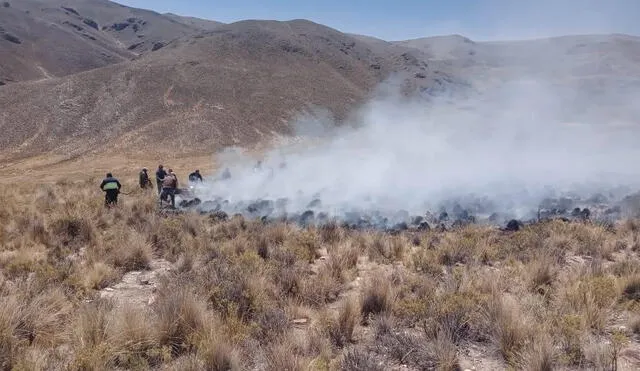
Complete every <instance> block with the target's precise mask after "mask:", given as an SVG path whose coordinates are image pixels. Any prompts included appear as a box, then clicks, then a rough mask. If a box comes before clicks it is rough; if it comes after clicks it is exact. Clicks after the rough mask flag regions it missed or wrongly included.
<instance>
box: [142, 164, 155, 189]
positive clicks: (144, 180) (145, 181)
mask: <svg viewBox="0 0 640 371" xmlns="http://www.w3.org/2000/svg"><path fill="white" fill-rule="evenodd" d="M140 188H142V189H145V188H153V183H151V179H149V174H148V173H147V168H146V167H143V168H142V171H141V172H140Z"/></svg>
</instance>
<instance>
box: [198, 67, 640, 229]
mask: <svg viewBox="0 0 640 371" xmlns="http://www.w3.org/2000/svg"><path fill="white" fill-rule="evenodd" d="M567 93H568V92H567V91H561V90H558V89H557V88H556V87H554V86H552V85H551V84H547V83H545V82H544V81H540V80H528V79H519V80H512V81H510V82H508V83H504V84H500V85H499V86H494V87H493V88H491V89H487V90H485V91H483V92H481V93H479V94H474V95H470V94H468V92H465V94H460V95H458V94H456V93H452V95H449V97H447V98H440V99H437V98H436V99H431V100H429V101H427V100H425V99H424V98H419V97H414V98H406V97H404V96H402V95H401V94H400V93H399V92H397V91H396V90H395V88H394V87H393V86H392V85H390V84H383V85H382V86H381V87H380V89H379V90H378V92H377V94H376V95H375V97H374V98H373V99H371V100H370V101H369V102H367V103H366V104H365V105H363V106H362V107H360V108H359V109H358V110H357V111H356V112H355V113H354V115H353V117H352V118H351V119H350V120H349V121H348V122H347V123H345V124H342V125H340V126H336V125H335V123H334V122H332V120H331V118H330V116H329V115H323V114H321V113H320V114H318V113H317V112H316V113H315V114H310V115H307V116H304V117H301V118H299V119H298V120H296V128H297V134H298V140H297V141H295V142H294V143H290V144H288V145H282V146H279V147H277V148H275V149H273V150H272V151H270V152H268V153H266V155H265V156H264V158H263V159H262V164H261V169H256V168H255V165H256V160H255V159H253V158H251V157H249V156H248V155H246V154H243V153H242V152H241V151H239V150H235V151H228V152H226V153H225V154H224V155H223V156H220V157H218V159H217V160H218V161H219V162H222V165H221V168H220V172H219V173H218V174H216V175H215V176H214V177H211V178H210V179H207V181H206V182H205V183H204V184H202V185H199V186H198V187H197V189H196V192H197V195H198V197H199V198H201V199H202V200H203V201H206V200H216V201H215V203H216V208H221V209H222V210H224V211H226V212H228V213H236V212H240V213H246V210H247V206H248V205H250V204H251V203H252V202H255V201H257V200H273V201H276V200H278V199H280V201H281V205H280V208H281V209H280V211H279V212H287V213H303V212H304V211H305V210H308V209H312V210H313V211H314V212H316V213H319V212H321V213H326V214H327V215H328V216H329V217H335V218H338V219H341V218H348V215H350V214H349V213H352V212H360V213H370V214H371V213H376V214H379V215H384V216H387V217H389V218H391V219H393V218H397V220H396V221H400V220H401V219H402V220H406V218H407V215H425V212H427V211H431V212H433V213H438V212H439V210H442V209H448V210H450V209H451V207H452V205H454V204H456V203H457V204H459V205H462V207H464V208H466V209H469V210H471V212H473V213H474V214H475V215H478V216H485V217H486V216H488V215H489V214H492V213H495V212H498V213H501V214H503V215H505V218H507V217H515V218H531V217H534V215H535V213H536V211H537V209H538V208H539V206H540V203H541V202H542V200H543V199H545V198H548V197H560V196H567V195H569V196H570V197H574V198H581V199H583V200H586V199H588V198H589V197H591V196H593V195H594V194H596V193H601V194H602V195H604V196H605V197H607V198H620V197H622V196H624V195H626V194H628V193H630V192H632V191H634V190H636V189H638V187H639V186H640V166H638V159H640V147H639V146H637V143H636V142H635V140H634V138H637V134H638V130H637V128H636V127H637V126H631V125H614V122H613V121H611V120H608V119H607V117H606V115H605V114H603V115H601V116H598V114H597V113H598V105H599V104H601V103H602V102H601V101H600V98H593V99H591V100H587V99H584V98H581V99H580V100H579V101H576V99H575V96H574V95H572V94H567ZM569 93H571V92H569ZM574 93H575V92H574ZM605 98H606V97H605ZM629 106H631V105H629ZM585 108H589V109H591V111H590V112H591V114H590V116H589V119H588V120H587V119H585V117H584V114H583V112H584V109H585ZM575 118H581V120H580V121H577V120H574V119H575ZM618 123H619V122H618ZM225 168H228V170H229V171H230V174H231V178H230V179H226V180H221V179H220V176H221V174H222V171H223V170H224V169H225ZM285 199H286V200H287V202H286V206H284V205H285V201H284V200H285ZM225 200H226V201H225ZM270 212H272V214H271V216H273V215H275V213H276V212H275V211H273V210H271V211H270ZM399 215H400V216H399Z"/></svg>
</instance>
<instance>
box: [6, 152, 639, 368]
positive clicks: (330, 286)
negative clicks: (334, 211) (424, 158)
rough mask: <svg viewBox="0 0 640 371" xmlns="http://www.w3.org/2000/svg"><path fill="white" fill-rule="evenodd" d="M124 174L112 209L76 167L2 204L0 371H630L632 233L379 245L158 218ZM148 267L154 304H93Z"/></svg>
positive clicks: (257, 226) (493, 233)
mask: <svg viewBox="0 0 640 371" xmlns="http://www.w3.org/2000/svg"><path fill="white" fill-rule="evenodd" d="M133 162H135V161H133ZM133 162H132V163H133ZM97 163H98V162H90V161H89V160H87V161H86V162H85V166H89V165H95V164H97ZM168 163H169V162H168ZM175 163H176V164H178V163H179V162H178V161H176V162H175ZM185 163H186V161H185ZM203 163H204V161H203ZM128 165H129V163H121V164H119V165H117V166H115V167H114V168H115V169H122V170H123V171H122V173H121V174H123V175H122V176H121V179H122V180H123V182H124V184H125V187H126V189H128V190H130V191H131V195H128V196H122V197H121V203H120V205H119V206H118V207H117V208H115V209H105V208H104V207H103V199H102V194H101V192H100V191H99V190H98V184H97V183H96V182H98V181H99V178H100V176H101V174H96V175H95V176H92V174H83V175H80V173H81V171H80V170H78V173H75V174H74V173H69V174H72V175H70V176H66V177H64V176H63V175H65V171H67V169H69V168H70V167H72V165H68V166H69V167H67V165H58V166H60V167H57V168H50V169H49V170H50V171H49V175H50V176H51V177H55V176H61V178H60V179H58V180H55V179H51V180H52V181H51V182H42V183H35V182H23V181H15V180H16V179H18V178H16V179H14V182H13V183H7V186H4V185H3V186H2V187H0V204H2V208H1V209H0V246H1V248H0V369H16V370H22V369H29V370H44V369H72V370H80V369H82V370H86V369H115V368H118V369H136V370H140V369H169V370H171V369H176V370H177V369H181V370H183V369H195V370H202V369H206V370H236V369H237V370H240V369H269V370H283V369H291V370H309V369H313V370H337V369H343V370H364V369H370V370H377V369H396V368H398V367H400V365H404V366H405V367H406V369H410V370H422V369H439V370H455V369H458V368H459V367H462V368H471V367H476V369H509V368H516V369H531V370H549V369H567V370H569V369H585V368H595V369H614V368H615V367H618V369H637V367H639V366H640V365H639V364H637V363H633V357H632V356H630V355H632V354H634V352H637V350H638V349H640V344H639V342H638V332H639V330H638V328H640V326H639V325H638V323H640V321H638V318H640V278H639V277H640V268H639V267H640V265H639V264H638V263H639V262H640V257H639V256H638V254H639V250H638V246H639V244H638V241H640V228H637V226H638V225H639V224H638V222H637V221H626V222H621V223H619V224H618V225H614V226H613V227H612V228H608V227H606V226H600V225H596V224H592V223H564V222H559V221H558V222H547V223H540V224H537V225H532V226H528V227H526V228H524V229H523V230H521V231H519V232H515V233H505V232H500V231H498V230H495V229H491V228H488V227H479V226H470V227H466V228H464V229H459V230H454V231H448V232H440V231H429V232H419V233H418V232H405V233H404V234H400V235H397V236H390V235H385V234H382V233H379V232H372V231H347V230H345V229H343V228H341V227H340V226H337V225H329V226H326V227H323V228H309V229H301V228H299V227H297V226H295V225H289V224H272V225H264V224H262V223H258V222H254V221H250V220H243V219H242V218H231V219H229V220H227V221H218V220H213V219H211V218H209V217H208V216H206V215H195V214H181V215H168V216H167V215H161V214H159V213H157V211H156V210H155V203H156V200H155V192H154V191H150V192H147V193H145V192H144V191H142V190H139V189H138V188H137V185H136V177H135V174H136V172H137V169H135V170H130V172H129V173H127V172H126V171H125V170H126V167H127V166H128ZM154 165H155V163H154V164H152V163H148V165H147V166H148V167H150V168H152V167H153V166H154ZM170 166H173V165H170ZM173 167H174V168H178V169H180V167H178V166H173ZM200 167H201V168H204V166H200ZM105 169H106V167H104V168H101V169H99V170H98V173H100V172H104V170H105ZM185 170H186V165H185ZM178 171H180V170H178ZM114 172H116V170H114ZM116 175H119V173H118V172H116ZM7 182H8V181H7ZM158 261H167V262H169V263H170V264H171V265H172V267H173V269H172V270H171V271H169V272H168V273H166V275H165V276H162V277H160V278H159V281H158V283H157V284H155V292H154V293H153V300H150V301H149V302H148V303H147V302H145V303H143V304H140V303H138V302H134V301H127V300H126V298H125V300H124V302H122V301H121V302H118V301H117V300H116V299H117V295H118V291H117V290H115V296H116V299H106V298H101V293H102V292H104V291H101V290H104V289H105V288H107V287H114V285H115V284H117V283H118V282H120V280H122V279H123V277H124V276H125V275H126V274H127V273H129V272H132V271H141V272H148V271H149V270H153V269H154V268H153V267H154V266H155V265H154V264H155V262H158ZM478 349H480V350H478ZM472 351H473V352H475V353H470V352H472ZM478 352H479V353H478ZM469 354H471V356H470V355H469Z"/></svg>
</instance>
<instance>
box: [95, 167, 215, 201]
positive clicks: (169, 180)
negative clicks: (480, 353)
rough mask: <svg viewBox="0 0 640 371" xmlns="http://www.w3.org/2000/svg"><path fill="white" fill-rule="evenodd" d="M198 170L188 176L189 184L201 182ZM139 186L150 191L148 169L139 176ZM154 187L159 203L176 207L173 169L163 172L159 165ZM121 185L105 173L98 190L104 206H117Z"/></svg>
mask: <svg viewBox="0 0 640 371" xmlns="http://www.w3.org/2000/svg"><path fill="white" fill-rule="evenodd" d="M202 181H203V179H202V175H201V174H200V170H196V171H194V172H192V173H191V174H189V182H190V183H194V182H202ZM139 185H140V188H142V189H152V188H153V183H152V182H151V178H150V177H149V173H148V169H147V168H146V167H145V168H143V169H142V170H141V171H140V174H139ZM156 187H157V190H158V196H159V197H160V202H168V203H171V206H172V207H175V206H176V197H175V196H176V194H177V193H178V176H177V175H176V174H175V173H174V172H173V169H169V170H168V171H165V170H164V166H162V165H159V166H158V169H157V170H156ZM121 188H122V184H120V181H118V179H117V178H115V177H114V176H113V174H112V173H107V177H106V178H105V179H104V180H103V181H102V183H101V184H100V189H101V190H102V191H104V192H105V206H107V207H111V206H114V205H117V204H118V194H120V193H121V192H120V189H121Z"/></svg>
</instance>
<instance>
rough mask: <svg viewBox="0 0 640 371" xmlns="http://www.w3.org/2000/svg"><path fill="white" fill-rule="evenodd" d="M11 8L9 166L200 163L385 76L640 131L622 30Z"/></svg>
mask: <svg viewBox="0 0 640 371" xmlns="http://www.w3.org/2000/svg"><path fill="white" fill-rule="evenodd" d="M2 4H3V5H2V7H0V27H2V29H1V30H0V59H1V60H2V61H3V63H2V64H1V65H0V84H4V85H3V86H0V108H1V109H0V130H2V131H3V134H4V135H3V136H2V137H0V160H1V161H2V162H3V163H2V165H0V166H2V167H3V168H5V169H6V168H7V167H11V166H12V165H15V164H16V161H17V160H20V159H27V158H30V157H33V156H47V157H49V158H53V157H51V156H53V155H58V156H62V158H64V159H74V158H77V157H79V156H86V155H89V154H96V155H98V154H105V153H106V154H113V153H114V152H117V153H118V154H119V155H126V156H134V155H135V156H140V155H144V156H151V157H154V156H167V155H175V156H193V155H202V154H203V153H211V152H213V151H216V150H218V149H220V148H222V147H225V146H229V145H243V146H245V145H247V146H251V145H254V144H257V143H264V142H265V141H268V140H269V139H272V138H278V137H281V136H289V135H292V134H294V133H293V129H292V127H293V125H292V121H293V120H295V119H296V118H298V117H300V115H305V114H307V113H309V112H317V111H318V110H322V111H326V112H328V113H329V114H330V115H332V116H333V117H334V118H336V119H337V120H338V121H340V120H342V119H345V118H346V117H348V115H349V114H351V113H352V112H353V110H354V108H356V107H357V106H358V105H359V104H360V103H362V102H365V101H366V100H367V99H368V98H370V97H371V96H372V95H373V94H375V93H376V92H377V91H376V88H377V87H379V84H380V83H381V82H383V81H393V82H397V83H398V84H399V85H400V87H401V90H402V91H403V92H404V93H405V94H411V95H414V96H422V97H425V98H427V99H426V100H425V104H429V99H431V98H432V97H433V96H441V95H443V94H445V95H446V94H451V93H452V92H453V93H460V92H462V96H473V97H480V99H475V98H474V99H475V101H474V102H476V103H479V104H483V103H482V102H483V99H484V98H483V95H491V94H494V96H492V97H491V98H490V99H492V102H494V103H495V102H501V99H509V98H511V97H512V96H518V97H519V98H520V99H523V100H524V103H523V104H528V103H529V102H534V101H535V100H536V99H541V97H543V98H544V99H547V100H548V101H551V102H554V104H555V106H556V107H557V111H558V112H554V115H556V117H555V118H557V117H559V116H562V115H564V116H565V118H566V120H567V121H571V122H576V121H601V122H607V123H609V122H614V121H615V122H616V123H623V124H625V125H629V124H630V125H635V124H636V122H637V117H638V113H640V112H639V111H638V108H637V105H636V104H635V102H636V100H637V99H636V98H637V97H639V96H640V95H639V93H638V92H640V67H638V66H640V64H638V61H639V60H640V39H639V38H637V37H632V36H627V35H587V36H566V37H559V38H553V39H543V40H530V41H518V42H491V43H487V42H475V41H472V40H469V39H467V38H465V37H462V36H442V37H430V38H425V39H417V40H409V41H401V42H389V41H384V40H379V39H375V38H372V37H367V36H362V35H352V34H345V33H342V32H340V31H338V30H335V29H331V28H328V27H326V26H323V25H320V24H316V23H313V22H310V21H307V20H292V21H287V22H278V21H241V22H236V23H233V24H221V23H218V22H214V21H207V20H201V19H197V18H190V17H183V16H177V15H174V14H159V13H155V12H152V11H147V10H141V9H135V8H129V7H125V6H122V5H119V4H116V3H113V2H110V1H106V0H104V1H103V0H69V1H66V2H64V3H61V2H58V1H54V0H21V1H7V2H5V3H2ZM392 78H393V79H392ZM515 80H526V81H534V82H535V83H536V84H539V85H540V86H542V88H539V89H538V91H537V92H536V94H537V96H536V97H528V96H523V94H518V93H521V92H522V90H518V89H521V86H520V85H518V84H514V85H513V89H514V90H509V89H510V88H506V89H505V88H504V86H505V85H507V86H510V85H508V84H509V83H513V82H514V81H515ZM527 89H528V88H527ZM545 89H546V90H545ZM496 92H501V94H504V93H505V92H506V94H504V95H505V96H495V93H496ZM527 93H529V92H528V91H527ZM454 98H455V97H454ZM498 105H500V104H498ZM532 107H533V108H531V109H535V107H534V106H532ZM56 158H58V157H56Z"/></svg>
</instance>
